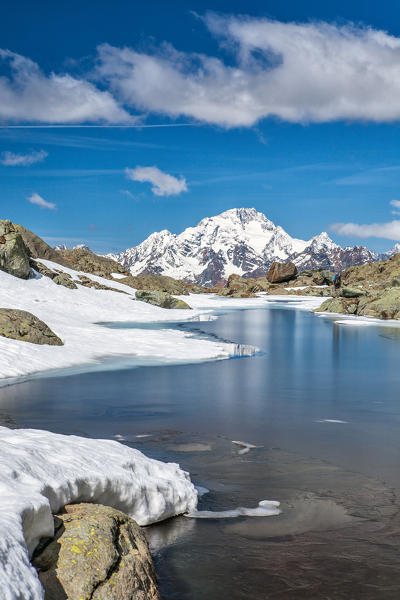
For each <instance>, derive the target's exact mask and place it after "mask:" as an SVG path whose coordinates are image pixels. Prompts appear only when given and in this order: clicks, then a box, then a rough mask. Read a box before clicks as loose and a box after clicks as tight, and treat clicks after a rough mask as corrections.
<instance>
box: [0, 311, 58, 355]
mask: <svg viewBox="0 0 400 600" xmlns="http://www.w3.org/2000/svg"><path fill="white" fill-rule="evenodd" d="M0 335H1V336H3V337H6V338H11V339H13V340H20V341H22V342H30V343H31V344H41V345H43V344H48V345H49V346H63V342H62V341H61V340H60V338H59V337H58V336H57V335H56V334H55V333H54V332H53V331H52V330H51V329H50V327H48V326H47V325H46V323H43V321H41V320H40V319H38V318H37V317H35V315H32V314H31V313H30V312H27V311H25V310H16V309H12V308H0Z"/></svg>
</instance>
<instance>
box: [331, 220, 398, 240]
mask: <svg viewBox="0 0 400 600" xmlns="http://www.w3.org/2000/svg"><path fill="white" fill-rule="evenodd" d="M330 229H331V230H332V231H335V232H336V233H338V234H339V235H349V236H355V237H360V238H368V237H376V238H385V239H388V240H396V241H400V221H398V220H396V221H391V222H390V223H371V224H370V225H357V223H334V224H333V225H331V227H330Z"/></svg>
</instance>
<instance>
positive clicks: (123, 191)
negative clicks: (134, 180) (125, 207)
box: [119, 190, 135, 200]
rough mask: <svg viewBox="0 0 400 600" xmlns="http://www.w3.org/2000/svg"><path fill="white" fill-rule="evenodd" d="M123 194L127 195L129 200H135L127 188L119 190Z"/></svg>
mask: <svg viewBox="0 0 400 600" xmlns="http://www.w3.org/2000/svg"><path fill="white" fill-rule="evenodd" d="M119 191H120V192H121V194H123V195H124V196H128V198H131V200H135V196H134V195H133V194H132V192H130V191H129V190H119Z"/></svg>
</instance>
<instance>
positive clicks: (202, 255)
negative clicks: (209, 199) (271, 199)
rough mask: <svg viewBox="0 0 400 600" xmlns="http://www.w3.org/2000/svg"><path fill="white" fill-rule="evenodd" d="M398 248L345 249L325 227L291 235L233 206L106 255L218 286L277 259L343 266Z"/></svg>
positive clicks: (301, 266)
mask: <svg viewBox="0 0 400 600" xmlns="http://www.w3.org/2000/svg"><path fill="white" fill-rule="evenodd" d="M397 247H398V248H397ZM398 251H400V245H399V244H396V245H395V246H394V248H392V249H391V250H389V251H388V252H386V253H383V254H378V253H376V252H374V251H372V250H369V249H368V248H366V247H365V246H354V247H351V246H346V247H345V248H342V247H341V246H339V245H338V244H336V243H335V242H334V241H333V240H332V239H331V238H330V237H329V235H328V234H327V233H326V232H322V233H320V234H318V235H316V236H314V237H312V238H311V239H310V240H301V239H298V238H294V237H291V236H290V235H289V234H288V233H287V232H286V231H285V230H284V229H283V228H282V227H281V226H280V225H275V224H274V223H273V222H272V221H271V220H270V219H268V217H267V216H266V215H265V214H264V213H261V212H258V211H256V209H254V208H232V209H229V210H227V211H224V212H222V213H220V214H218V215H216V216H214V217H205V218H204V219H202V220H201V221H200V222H199V223H198V224H197V225H196V226H195V227H188V228H186V229H185V230H184V231H183V232H182V233H179V234H174V233H171V232H170V231H168V230H167V229H164V230H162V231H159V232H154V233H152V234H151V235H149V236H148V237H147V238H146V239H145V240H144V241H143V242H141V243H140V244H138V245H137V246H133V247H131V248H127V249H126V250H125V251H124V252H121V253H118V254H107V255H106V256H107V257H109V258H113V259H114V260H116V261H118V262H119V263H121V264H122V265H123V266H124V267H125V268H127V269H129V270H130V272H131V274H132V275H140V274H156V275H168V276H170V277H174V278H175V279H181V280H184V281H192V282H195V283H197V284H199V285H206V286H214V285H219V284H224V283H226V281H227V279H228V277H229V275H231V274H232V273H238V274H239V275H241V276H243V277H263V276H265V275H266V274H267V272H268V270H269V267H270V266H271V264H272V263H273V262H275V261H279V262H289V261H290V262H294V263H295V264H296V266H297V268H298V270H299V271H302V270H306V269H316V268H324V269H329V270H331V271H342V270H343V269H345V268H346V267H348V266H351V265H359V264H364V263H366V262H375V261H377V260H381V259H383V258H389V256H392V254H394V253H396V252H398Z"/></svg>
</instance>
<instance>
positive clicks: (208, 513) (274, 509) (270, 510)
mask: <svg viewBox="0 0 400 600" xmlns="http://www.w3.org/2000/svg"><path fill="white" fill-rule="evenodd" d="M279 506H280V502H278V501H276V500H261V502H259V503H258V506H256V507H255V508H246V507H245V506H238V508H234V509H231V510H220V511H213V510H193V511H191V512H188V513H185V515H184V516H185V517H188V518H191V519H235V518H237V517H275V516H277V515H280V514H281V510H280V509H279Z"/></svg>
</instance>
